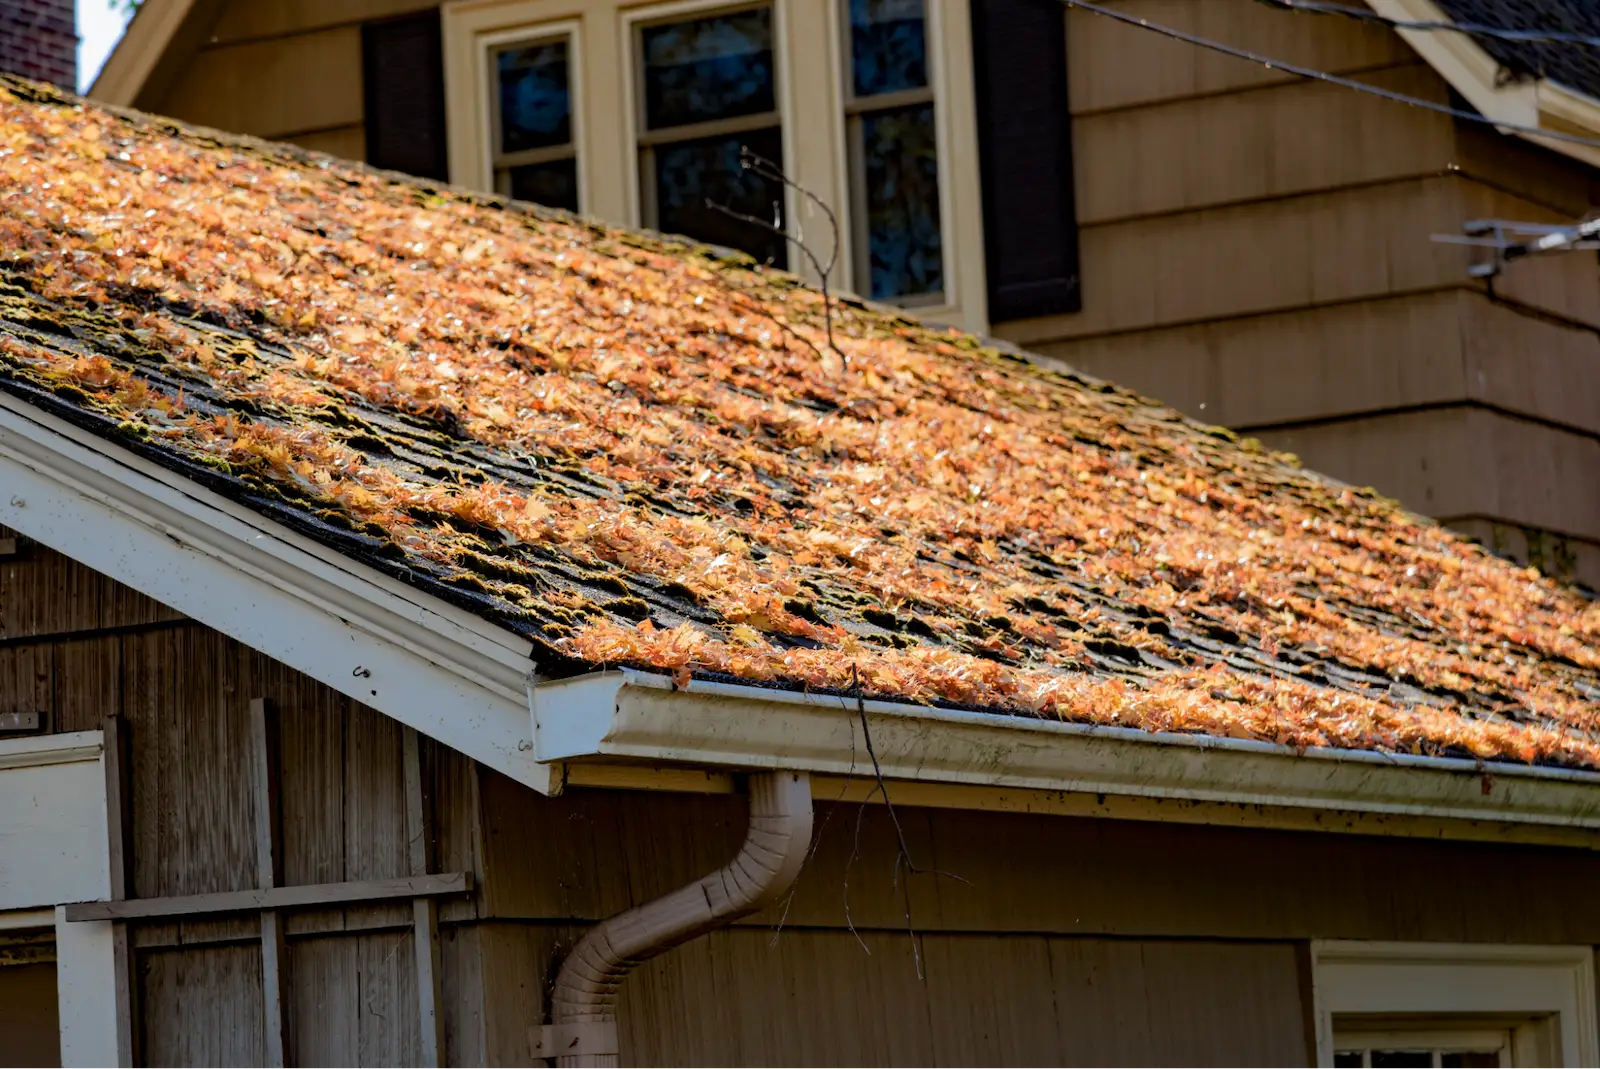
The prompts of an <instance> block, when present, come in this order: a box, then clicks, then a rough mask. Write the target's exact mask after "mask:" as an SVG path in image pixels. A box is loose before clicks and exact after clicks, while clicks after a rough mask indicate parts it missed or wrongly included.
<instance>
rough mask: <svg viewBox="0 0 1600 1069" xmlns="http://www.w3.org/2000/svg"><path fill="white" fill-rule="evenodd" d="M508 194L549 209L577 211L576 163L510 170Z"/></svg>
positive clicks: (570, 160)
mask: <svg viewBox="0 0 1600 1069" xmlns="http://www.w3.org/2000/svg"><path fill="white" fill-rule="evenodd" d="M510 173H511V195H512V196H513V197H515V198H517V199H518V200H531V201H533V203H535V204H543V205H545V206H547V207H550V208H565V209H566V210H567V211H569V212H576V211H577V210H578V161H577V160H575V159H573V158H572V157H570V156H569V157H567V158H566V159H564V160H551V161H550V162H548V163H525V164H523V165H522V166H520V167H513V168H511V171H510Z"/></svg>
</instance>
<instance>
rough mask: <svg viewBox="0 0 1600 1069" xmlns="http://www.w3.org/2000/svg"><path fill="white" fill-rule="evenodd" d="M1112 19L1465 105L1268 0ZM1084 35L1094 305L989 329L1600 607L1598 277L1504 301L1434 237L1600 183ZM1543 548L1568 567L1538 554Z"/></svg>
mask: <svg viewBox="0 0 1600 1069" xmlns="http://www.w3.org/2000/svg"><path fill="white" fill-rule="evenodd" d="M1116 6H1117V7H1119V8H1120V9H1122V10H1124V11H1126V12H1128V13H1130V14H1135V15H1139V16H1142V17H1144V18H1148V19H1150V20H1152V21H1155V22H1162V23H1166V24H1168V25H1172V26H1177V27H1179V28H1182V29H1185V30H1189V31H1191V32H1194V33H1198V34H1201V35H1204V36H1207V37H1210V38H1212V39H1215V40H1220V41H1225V42H1228V43H1229V44H1234V45H1239V46H1242V47H1245V48H1251V49H1255V50H1257V51H1259V52H1261V53H1263V54H1266V55H1270V56H1273V57H1274V58H1276V59H1280V60H1284V61H1287V62H1292V63H1300V64H1304V65H1306V66H1309V67H1315V68H1318V69H1320V70H1326V71H1331V72H1334V73H1339V74H1344V75H1346V76H1350V77H1354V78H1357V79H1359V80H1362V81H1366V82H1369V83H1371V84H1373V85H1376V86H1380V87H1382V88H1386V89H1392V90H1396V91H1398V92H1402V93H1406V94H1408V95H1411V96H1416V97H1421V98H1423V99H1426V100H1431V101H1435V102H1439V103H1446V102H1449V101H1450V100H1451V97H1450V94H1449V92H1448V89H1447V86H1446V85H1445V83H1444V81H1443V79H1441V78H1440V77H1439V76H1438V75H1436V74H1435V73H1433V71H1432V70H1431V69H1430V68H1428V67H1426V66H1425V65H1423V64H1421V63H1419V62H1418V59H1417V56H1416V54H1415V53H1413V52H1411V51H1410V50H1409V49H1408V48H1407V47H1406V46H1405V44H1404V43H1403V42H1402V41H1401V40H1400V39H1399V38H1398V37H1397V36H1395V35H1393V34H1390V33H1387V32H1385V31H1383V30H1382V29H1381V28H1378V27H1375V26H1370V25H1363V24H1357V23H1354V22H1352V21H1348V20H1346V21H1344V22H1338V21H1330V20H1327V19H1318V18H1314V17H1308V16H1301V15H1295V14H1293V13H1286V12H1282V11H1272V10H1271V9H1270V8H1269V7H1267V6H1266V5H1261V4H1254V3H1250V2H1247V0H1227V2H1223V0H1218V2H1215V3H1206V4H1195V3H1188V2H1185V0H1120V2H1118V3H1117V4H1116ZM1067 36H1068V49H1069V59H1070V64H1069V65H1070V69H1071V71H1072V108H1073V122H1074V131H1075V137H1076V139H1077V140H1076V146H1075V160H1076V165H1077V171H1078V173H1077V178H1076V181H1077V195H1078V205H1079V210H1080V221H1081V222H1082V224H1083V230H1082V233H1081V239H1080V248H1081V259H1082V272H1083V284H1082V292H1083V298H1084V307H1083V311H1082V312H1081V313H1079V314H1077V315H1072V316H1058V317H1051V318H1047V319H1038V320H1029V321H1018V322H1011V323H1003V324H997V325H995V326H994V328H993V329H994V332H995V333H996V334H998V335H1000V336H1002V337H1005V338H1009V339H1011V340H1013V341H1017V342H1019V343H1022V344H1024V345H1027V346H1029V347H1031V348H1035V349H1038V350H1040V351H1042V352H1044V353H1046V354H1047V355H1049V356H1052V357H1055V358H1059V359H1061V360H1064V361H1065V362H1067V363H1069V364H1072V365H1075V366H1078V367H1081V368H1083V369H1084V370H1086V371H1088V372H1090V373H1091V374H1095V375H1098V376H1102V377H1105V378H1108V379H1111V380H1113V381H1115V382H1118V383H1121V384H1123V385H1126V386H1130V387H1132V388H1134V389H1137V390H1139V391H1141V392H1143V393H1146V394H1149V395H1151V396H1155V397H1160V398H1162V399H1163V400H1165V401H1167V402H1168V403H1170V404H1172V405H1174V406H1175V407H1177V408H1179V409H1180V410H1182V411H1185V412H1187V413H1189V414H1191V415H1194V416H1197V417H1199V418H1202V419H1205V420H1207V421H1208V422H1213V423H1222V424H1225V425H1228V426H1232V427H1236V428H1239V429H1242V430H1245V431H1248V432H1249V433H1252V434H1256V435H1258V436H1260V437H1262V438H1264V439H1266V440H1268V441H1270V442H1272V443H1274V444H1278V445H1283V446H1285V447H1287V448H1290V449H1292V450H1293V451H1295V452H1297V453H1299V454H1300V455H1301V456H1302V458H1303V459H1304V460H1305V461H1306V462H1307V463H1308V464H1309V465H1310V466H1312V467H1317V468H1320V469H1321V470H1324V471H1326V472H1328V473H1329V474H1331V475H1333V476H1335V477H1337V478H1341V479H1345V480H1349V481H1352V482H1357V483H1361V484H1370V485H1373V486H1375V487H1377V488H1378V489H1379V490H1381V491H1383V492H1385V493H1388V494H1391V495H1393V496H1396V497H1398V498H1400V500H1402V501H1403V502H1405V503H1406V504H1408V505H1410V506H1412V507H1414V508H1416V509H1418V510H1419V511H1421V512H1426V513H1430V514H1432V515H1435V516H1438V517H1440V518H1442V519H1445V520H1448V521H1451V522H1458V523H1460V524H1461V525H1463V529H1470V531H1472V532H1475V533H1479V534H1481V533H1482V531H1481V530H1480V528H1481V527H1482V526H1483V525H1484V524H1489V525H1490V526H1491V527H1503V528H1505V529H1507V530H1517V531H1520V532H1522V534H1521V535H1520V536H1519V537H1518V538H1513V539H1501V540H1499V541H1500V542H1501V544H1502V545H1503V546H1505V547H1506V549H1507V550H1508V552H1510V553H1512V554H1514V555H1518V556H1520V558H1521V559H1524V560H1528V559H1537V560H1538V562H1539V563H1540V565H1541V566H1542V567H1544V568H1546V570H1552V571H1556V572H1558V573H1562V569H1563V568H1566V569H1569V570H1568V571H1566V572H1565V573H1564V574H1571V575H1575V576H1577V577H1578V578H1580V579H1583V580H1585V581H1587V582H1588V583H1589V584H1591V585H1594V586H1600V527H1597V526H1596V521H1597V519H1600V517H1597V515H1596V513H1595V507H1594V501H1595V494H1594V493H1593V487H1594V486H1595V485H1597V484H1596V481H1595V466H1594V465H1595V463H1596V461H1595V459H1594V454H1595V450H1596V449H1597V448H1600V407H1597V406H1600V359H1597V357H1600V351H1597V350H1600V276H1597V275H1596V272H1595V271H1594V267H1593V263H1592V262H1591V261H1590V259H1589V258H1588V257H1586V256H1582V255H1578V254H1572V255H1566V256H1552V257H1547V258H1543V259H1539V260H1535V261H1525V262H1522V263H1518V264H1516V265H1514V266H1513V267H1512V268H1510V269H1509V270H1508V271H1507V272H1506V273H1505V274H1504V276H1503V277H1501V278H1500V279H1498V280H1496V283H1495V285H1494V287H1493V288H1492V289H1491V288H1489V287H1487V286H1485V285H1484V284H1483V283H1481V282H1476V281H1472V280H1470V279H1469V277H1468V275H1467V273H1466V269H1467V266H1468V265H1469V264H1470V263H1471V262H1472V261H1473V259H1474V257H1475V255H1477V254H1475V253H1472V252H1469V251H1467V250H1464V249H1462V248H1460V247H1452V246H1443V245H1438V244H1435V243H1433V242H1432V240H1431V236H1432V235H1433V234H1435V233H1456V232H1459V230H1460V227H1461V224H1462V223H1463V222H1465V221H1466V220H1468V219H1473V218H1485V217H1499V218H1510V219H1521V220H1528V221H1533V222H1560V221H1571V220H1573V219H1576V218H1580V217H1582V216H1583V215H1585V214H1587V213H1588V212H1589V211H1590V209H1591V207H1592V206H1593V205H1594V204H1595V203H1596V202H1597V200H1600V175H1597V174H1596V172H1595V171H1594V170H1593V169H1592V168H1589V167H1585V166H1584V165H1582V164H1579V163H1577V162H1575V161H1572V160H1570V159H1567V158H1566V157H1563V156H1560V155H1558V154H1555V153H1552V152H1549V151H1547V150H1544V149H1541V148H1537V147H1535V146H1532V145H1530V144H1527V143H1526V142H1524V141H1521V140H1519V139H1516V138H1509V137H1505V136H1503V135H1501V134H1498V133H1495V132H1493V131H1488V130H1483V129H1479V128H1476V127H1472V126H1470V125H1467V124H1461V123H1456V122H1455V121H1453V120H1452V119H1450V118H1448V117H1446V116H1440V115H1436V114H1432V113H1428V112H1424V111H1421V110H1418V109H1409V108H1405V107H1401V106H1398V105H1396V104H1394V103H1392V102H1389V101H1384V100H1380V99H1377V98H1375V97H1371V96H1367V95H1363V94H1360V93H1357V92H1355V91H1353V90H1350V89H1346V88H1342V87H1338V86H1330V85H1325V84H1317V83H1307V82H1304V81H1301V80H1299V79H1296V78H1294V77H1292V76H1288V75H1285V74H1283V72H1282V71H1280V70H1274V69H1269V68H1266V67H1263V66H1261V65H1260V64H1252V63H1247V62H1244V61H1241V60H1236V59H1232V58H1230V57H1226V56H1221V55H1218V54H1216V53H1210V52H1206V51H1204V50H1201V49H1198V48H1195V47H1193V46H1190V45H1187V44H1183V43H1181V42H1175V41H1170V40H1164V39H1162V38H1159V37H1157V36H1156V35H1154V34H1150V33H1148V32H1146V31H1143V30H1141V29H1138V28H1136V27H1130V26H1126V25H1122V24H1118V23H1115V22H1112V21H1111V20H1108V19H1102V18H1098V17H1096V16H1094V15H1092V14H1088V13H1083V12H1077V11H1074V12H1073V13H1072V15H1071V16H1070V18H1069V22H1068V34H1067ZM1463 408H1476V409H1478V410H1479V411H1476V412H1475V413H1474V414H1471V415H1469V414H1467V413H1466V412H1464V411H1462V409H1463ZM1429 409H1437V411H1436V412H1432V413H1430V412H1428V411H1426V410H1429ZM1513 425H1514V426H1513ZM1477 429H1482V430H1483V432H1484V434H1486V435H1487V438H1486V439H1479V440H1474V441H1471V442H1469V441H1467V440H1466V436H1467V435H1469V434H1470V433H1472V431H1473V430H1477ZM1491 447H1493V448H1499V449H1504V450H1509V452H1496V453H1494V454H1493V455H1490V453H1489V449H1490V448H1491ZM1546 542H1551V543H1552V544H1555V545H1557V546H1558V547H1559V551H1558V552H1553V553H1552V552H1543V553H1541V552H1538V551H1537V550H1534V551H1531V552H1530V550H1529V548H1528V547H1530V546H1533V547H1536V546H1543V545H1544V544H1545V543H1546Z"/></svg>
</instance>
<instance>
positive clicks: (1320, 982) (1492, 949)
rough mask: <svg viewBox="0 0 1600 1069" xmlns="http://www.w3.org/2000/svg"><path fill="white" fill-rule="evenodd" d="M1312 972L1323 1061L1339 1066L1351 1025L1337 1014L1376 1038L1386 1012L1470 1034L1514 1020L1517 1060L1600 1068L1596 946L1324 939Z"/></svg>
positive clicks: (1314, 948) (1315, 948)
mask: <svg viewBox="0 0 1600 1069" xmlns="http://www.w3.org/2000/svg"><path fill="white" fill-rule="evenodd" d="M1311 975H1312V1002H1313V1012H1314V1014H1315V1020H1316V1043H1317V1064H1318V1065H1322V1066H1331V1065H1333V1055H1334V1051H1335V1049H1336V1044H1335V1035H1336V1032H1338V1033H1342V1032H1343V1031H1344V1030H1341V1029H1338V1028H1337V1021H1336V1018H1338V1017H1350V1018H1356V1019H1358V1021H1359V1022H1360V1023H1359V1024H1357V1025H1356V1027H1354V1028H1352V1029H1350V1030H1349V1031H1352V1032H1356V1033H1360V1034H1363V1035H1368V1036H1370V1035H1371V1034H1372V1033H1373V1032H1374V1031H1375V1025H1374V1023H1373V1022H1374V1021H1375V1020H1382V1019H1383V1018H1385V1017H1389V1018H1392V1019H1394V1020H1396V1021H1397V1023H1398V1022H1403V1021H1404V1019H1405V1018H1406V1017H1411V1018H1413V1019H1416V1018H1437V1019H1438V1020H1439V1021H1440V1022H1441V1027H1444V1026H1446V1025H1444V1024H1443V1022H1449V1021H1455V1022H1459V1026H1460V1027H1462V1028H1467V1029H1472V1030H1476V1029H1477V1028H1478V1027H1479V1025H1480V1023H1489V1022H1494V1021H1508V1022H1510V1023H1509V1024H1507V1027H1509V1028H1510V1029H1511V1032H1512V1049H1513V1056H1514V1059H1515V1063H1516V1064H1518V1065H1536V1064H1556V1065H1596V1064H1600V1026H1597V1022H1596V1006H1595V968H1594V950H1593V948H1591V947H1588V946H1505V945H1497V944H1492V943H1486V944H1481V945H1480V944H1470V943H1464V944H1463V943H1369V942H1355V941H1338V940H1328V941H1322V940H1319V941H1316V942H1313V943H1312V944H1311ZM1519 1018H1520V1019H1521V1020H1520V1023H1519V1022H1518V1021H1517V1019H1519ZM1396 1030H1397V1031H1401V1030H1403V1024H1400V1025H1399V1026H1398V1027H1397V1029H1396ZM1424 1035H1425V1033H1422V1034H1419V1038H1422V1037H1423V1036H1424ZM1423 1042H1427V1040H1426V1039H1425V1038H1423Z"/></svg>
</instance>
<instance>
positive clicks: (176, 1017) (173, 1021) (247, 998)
mask: <svg viewBox="0 0 1600 1069" xmlns="http://www.w3.org/2000/svg"><path fill="white" fill-rule="evenodd" d="M259 959H260V951H259V948H257V947H256V946H255V945H254V944H248V945H245V946H207V947H183V948H180V949H175V950H151V951H146V952H145V954H144V956H143V965H144V968H143V970H142V981H143V992H142V996H143V1001H144V1005H145V1006H146V1011H147V1012H146V1017H145V1028H146V1033H147V1039H148V1043H147V1046H146V1050H145V1052H144V1053H145V1056H146V1058H147V1063H146V1064H149V1065H261V1064H262V1063H263V1060H264V1057H265V1054H264V1052H263V1050H262V1047H261V1037H262V1032H263V1028H262V1023H261V999H260V998H258V997H257V993H256V977H257V976H258V975H260V970H261V962H260V960H259ZM326 1064H334V1065H347V1064H353V1063H350V1062H332V1063H326Z"/></svg>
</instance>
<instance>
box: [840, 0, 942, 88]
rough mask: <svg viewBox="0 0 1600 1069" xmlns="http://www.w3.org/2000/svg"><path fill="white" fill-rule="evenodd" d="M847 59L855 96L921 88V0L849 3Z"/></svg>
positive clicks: (924, 67) (924, 80) (924, 45)
mask: <svg viewBox="0 0 1600 1069" xmlns="http://www.w3.org/2000/svg"><path fill="white" fill-rule="evenodd" d="M850 57H851V66H852V76H853V77H854V79H855V93H856V96H858V97H865V96H872V95H874V94H876V93H895V92H899V91H900V90H902V89H921V88H922V87H923V86H925V85H927V84H928V38H927V33H926V18H925V16H924V13H923V0H850Z"/></svg>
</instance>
